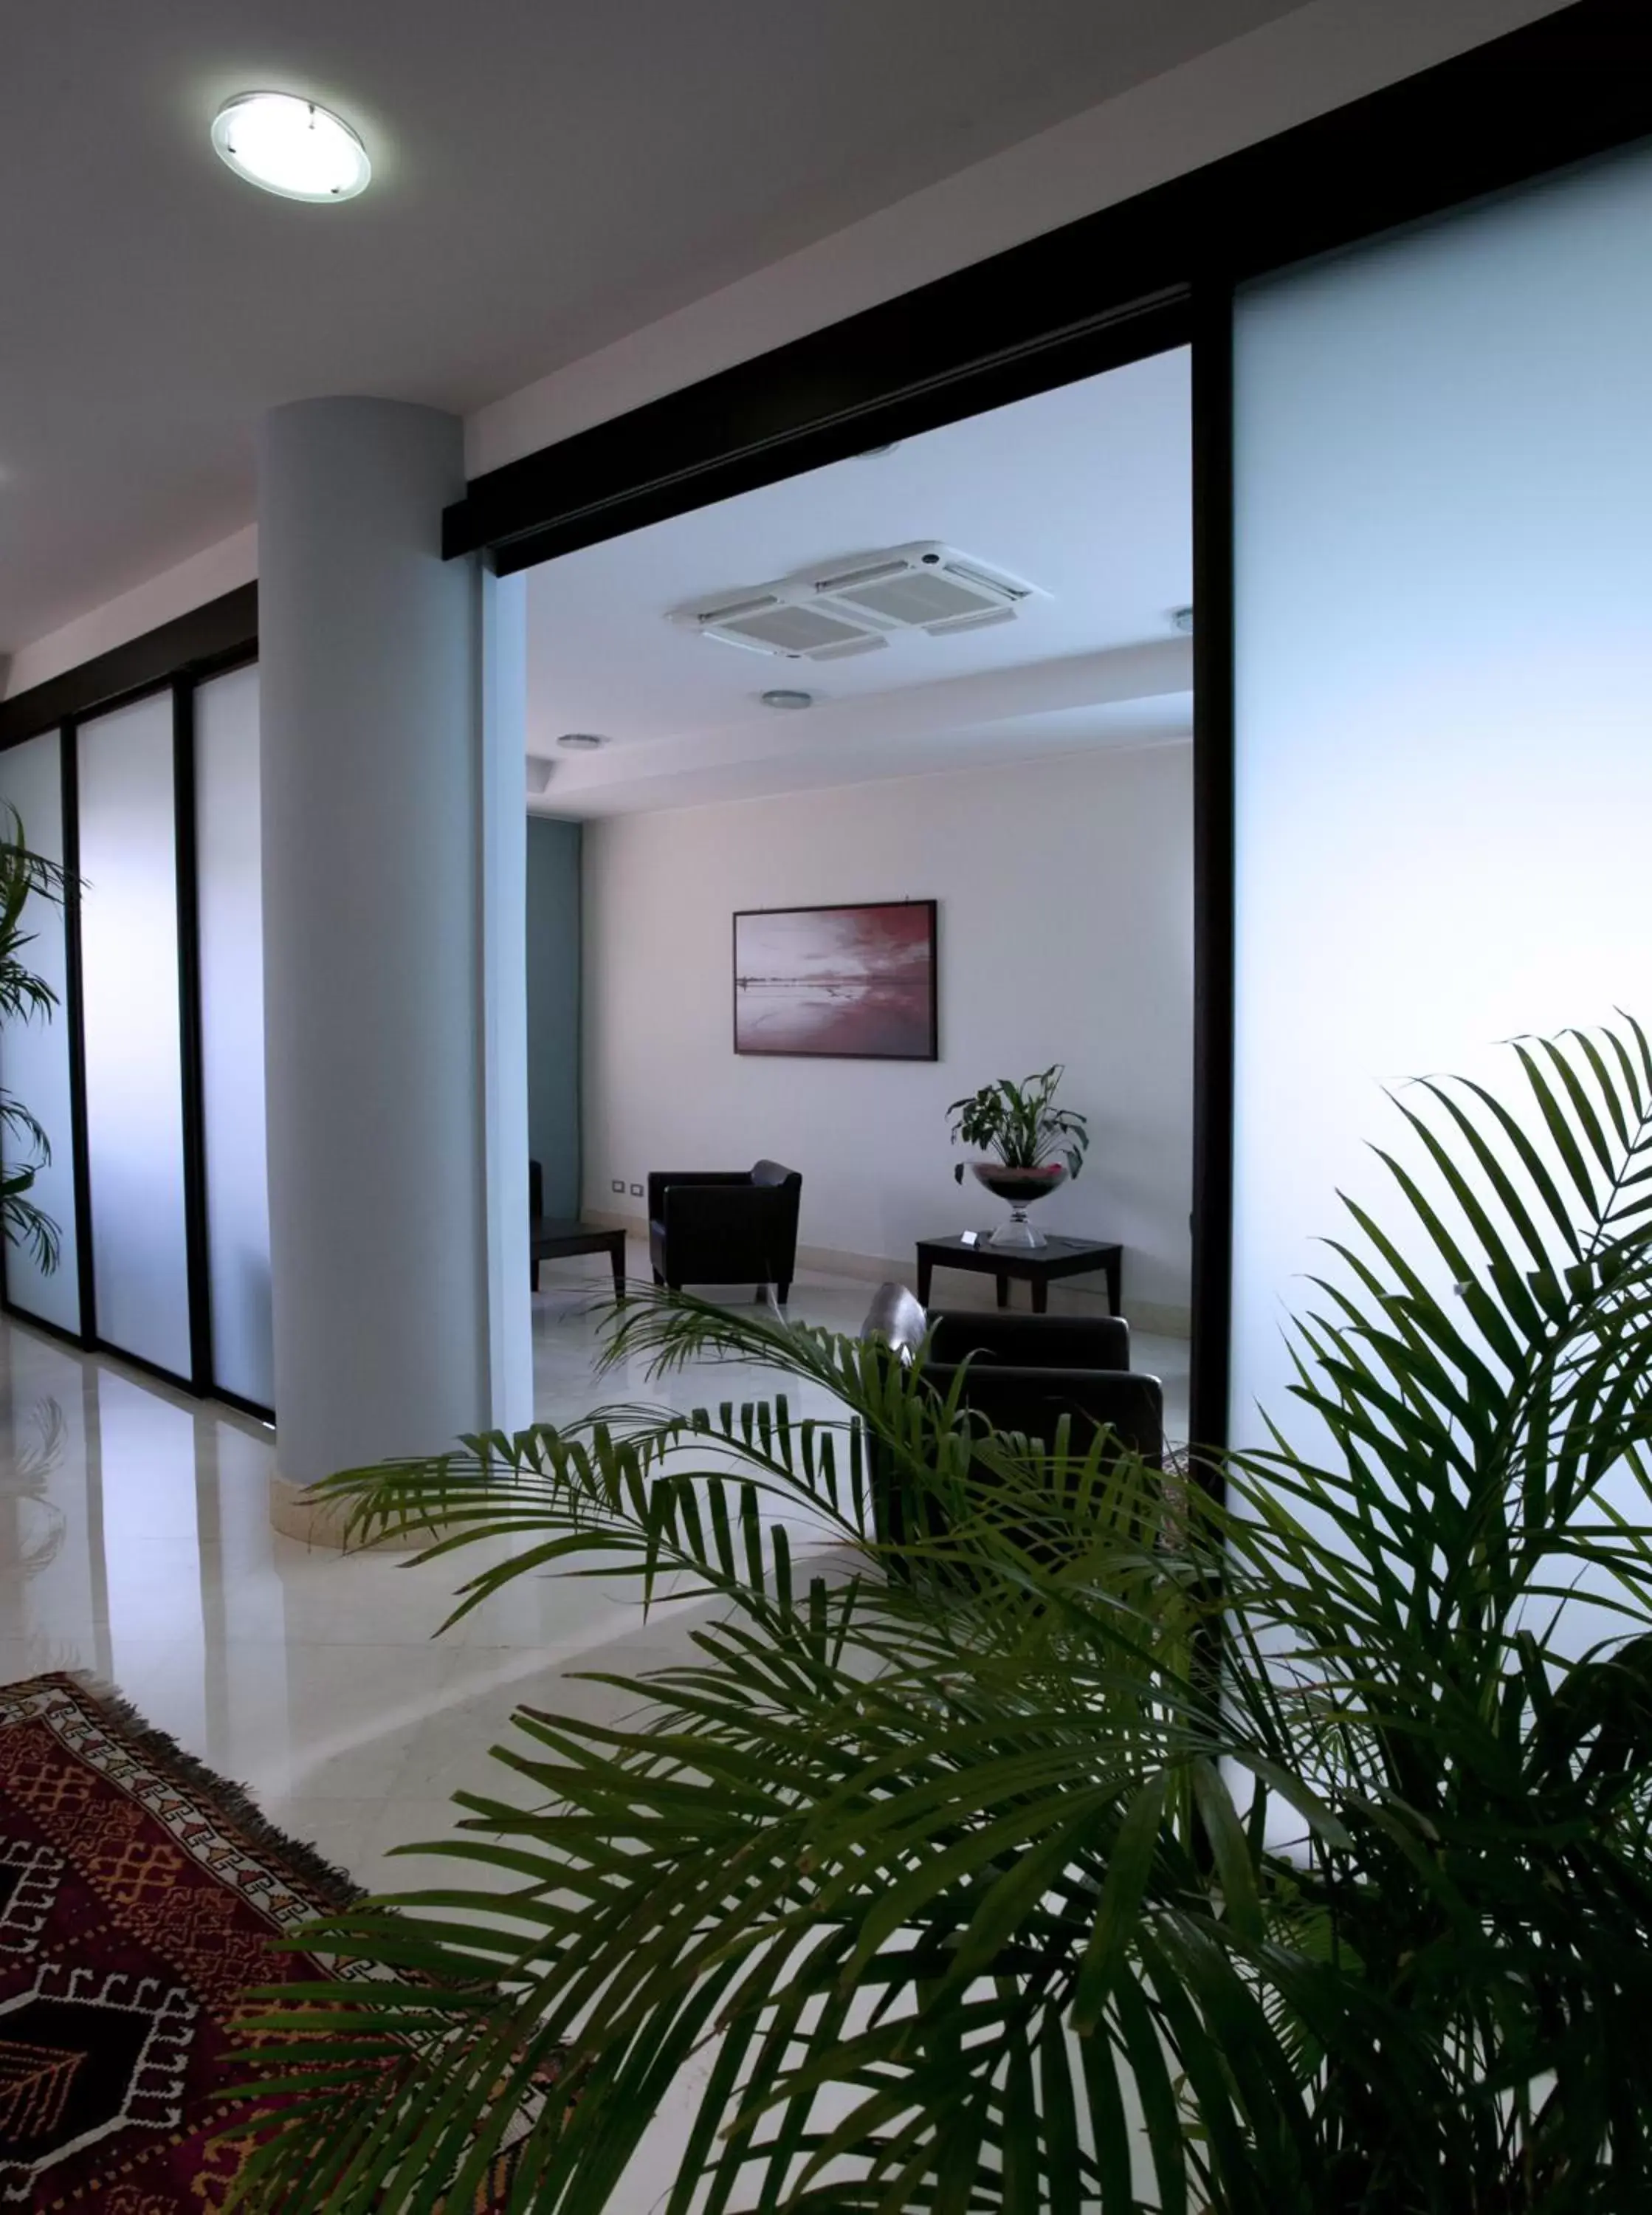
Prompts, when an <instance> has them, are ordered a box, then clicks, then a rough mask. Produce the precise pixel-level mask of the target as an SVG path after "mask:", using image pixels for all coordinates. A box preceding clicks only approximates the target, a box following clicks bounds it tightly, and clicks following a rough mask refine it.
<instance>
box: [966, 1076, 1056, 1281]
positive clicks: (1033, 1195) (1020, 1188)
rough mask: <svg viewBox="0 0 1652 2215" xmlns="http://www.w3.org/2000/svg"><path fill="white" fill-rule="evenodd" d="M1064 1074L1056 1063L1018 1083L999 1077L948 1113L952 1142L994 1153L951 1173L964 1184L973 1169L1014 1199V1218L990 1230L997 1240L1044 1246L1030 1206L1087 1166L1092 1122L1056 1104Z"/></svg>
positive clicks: (987, 1183)
mask: <svg viewBox="0 0 1652 2215" xmlns="http://www.w3.org/2000/svg"><path fill="white" fill-rule="evenodd" d="M1066 1074H1067V1071H1066V1067H1065V1065H1063V1064H1062V1063H1061V1062H1054V1063H1052V1064H1051V1065H1050V1066H1049V1068H1048V1069H1044V1070H1040V1071H1037V1072H1036V1073H1035V1074H1034V1075H1033V1076H1031V1077H1024V1078H1023V1079H1022V1081H1021V1083H1019V1084H1013V1083H1011V1082H1010V1081H1009V1079H1008V1078H1007V1077H1000V1078H999V1079H998V1081H997V1082H996V1083H992V1084H983V1085H982V1088H981V1089H980V1090H979V1091H978V1092H972V1093H970V1095H968V1096H967V1098H965V1099H963V1100H955V1101H953V1102H952V1104H951V1107H949V1108H948V1109H947V1111H946V1112H947V1114H949V1115H950V1116H951V1118H952V1138H953V1141H954V1143H958V1142H959V1141H961V1142H962V1143H963V1144H964V1145H966V1146H977V1147H980V1148H982V1149H983V1150H990V1152H991V1155H992V1157H993V1158H992V1159H990V1160H988V1161H976V1162H959V1163H957V1164H956V1165H955V1167H954V1169H953V1172H952V1174H953V1175H954V1176H955V1177H956V1178H957V1180H958V1182H959V1183H960V1184H962V1183H963V1181H964V1170H965V1169H969V1170H970V1173H971V1175H973V1176H974V1177H975V1178H976V1181H977V1182H978V1183H981V1184H983V1185H985V1186H986V1187H987V1189H988V1192H990V1193H994V1195H995V1196H996V1197H997V1198H998V1199H1000V1200H1007V1201H1008V1202H1009V1205H1010V1217H1009V1220H1008V1222H1007V1223H1004V1224H1000V1225H999V1227H998V1229H997V1230H994V1233H993V1235H992V1239H991V1243H992V1244H993V1245H994V1246H1020V1247H1038V1246H1042V1245H1043V1243H1044V1234H1043V1231H1042V1230H1037V1229H1036V1228H1035V1227H1034V1226H1033V1224H1031V1223H1029V1222H1028V1220H1027V1209H1028V1208H1029V1206H1031V1204H1032V1202H1033V1201H1034V1200H1042V1199H1043V1197H1044V1195H1045V1194H1046V1193H1051V1192H1054V1191H1055V1190H1056V1188H1057V1187H1059V1186H1061V1185H1063V1184H1065V1183H1066V1181H1067V1180H1068V1177H1069V1176H1071V1177H1076V1176H1077V1175H1078V1174H1079V1172H1080V1169H1082V1168H1083V1167H1084V1155H1085V1149H1086V1147H1087V1146H1088V1144H1089V1143H1090V1132H1089V1126H1088V1125H1087V1124H1086V1120H1085V1118H1084V1117H1083V1116H1082V1115H1080V1114H1075V1113H1074V1111H1073V1110H1072V1109H1071V1108H1068V1107H1057V1106H1056V1105H1055V1094H1056V1092H1057V1090H1058V1089H1059V1088H1060V1085H1061V1081H1062V1077H1065V1076H1066Z"/></svg>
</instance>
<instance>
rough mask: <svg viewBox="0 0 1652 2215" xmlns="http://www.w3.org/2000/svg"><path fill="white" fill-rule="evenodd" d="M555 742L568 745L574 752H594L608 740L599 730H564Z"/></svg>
mask: <svg viewBox="0 0 1652 2215" xmlns="http://www.w3.org/2000/svg"><path fill="white" fill-rule="evenodd" d="M556 743H557V744H558V745H560V746H567V747H569V748H570V749H571V750H572V752H575V753H584V754H588V753H592V752H595V751H596V749H597V747H598V746H605V745H607V744H608V740H607V739H605V738H604V737H603V735H602V733H600V732H599V731H564V732H563V733H561V735H560V737H559V738H558V739H557V742H556Z"/></svg>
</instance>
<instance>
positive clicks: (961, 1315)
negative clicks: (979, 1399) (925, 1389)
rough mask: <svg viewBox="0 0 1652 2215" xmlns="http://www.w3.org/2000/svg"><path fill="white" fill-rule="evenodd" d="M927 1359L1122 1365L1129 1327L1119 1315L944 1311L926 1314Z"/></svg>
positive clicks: (1126, 1360)
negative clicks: (927, 1319) (977, 1313)
mask: <svg viewBox="0 0 1652 2215" xmlns="http://www.w3.org/2000/svg"><path fill="white" fill-rule="evenodd" d="M929 1329H930V1342H929V1359H931V1360H932V1361H939V1362H957V1361H964V1360H968V1361H970V1363H972V1364H973V1365H974V1366H976V1368H985V1367H988V1366H989V1365H997V1364H1007V1365H1010V1366H1011V1367H1013V1368H1017V1369H1128V1368H1129V1365H1130V1326H1129V1323H1128V1322H1125V1320H1124V1318H1123V1316H1075V1315H1017V1314H1000V1315H974V1314H971V1313H970V1312H969V1311H968V1310H964V1309H956V1308H954V1309H948V1310H945V1312H943V1313H941V1314H939V1315H933V1316H930V1318H929Z"/></svg>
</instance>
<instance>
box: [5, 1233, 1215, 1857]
mask: <svg viewBox="0 0 1652 2215" xmlns="http://www.w3.org/2000/svg"><path fill="white" fill-rule="evenodd" d="M543 1281H544V1289H543V1290H542V1292H541V1294H540V1295H539V1297H538V1298H536V1300H535V1396H536V1406H537V1408H538V1411H539V1412H540V1413H541V1414H542V1415H545V1416H548V1417H551V1418H566V1417H568V1416H570V1415H572V1414H580V1413H584V1411H585V1410H587V1409H588V1408H590V1406H592V1405H593V1404H594V1403H595V1402H599V1401H614V1400H626V1399H633V1400H639V1399H644V1398H649V1399H655V1400H658V1398H659V1397H660V1396H661V1391H660V1390H659V1389H658V1388H653V1387H651V1386H650V1385H649V1384H648V1382H647V1380H646V1377H643V1376H641V1375H639V1374H635V1375H625V1374H621V1375H618V1376H615V1377H608V1378H605V1379H603V1380H602V1381H601V1382H600V1383H598V1382H597V1381H595V1380H594V1378H593V1374H592V1357H593V1353H594V1350H595V1345H596V1334H595V1325H594V1320H593V1317H594V1313H595V1309H596V1296H597V1292H598V1291H599V1289H600V1288H599V1286H598V1285H597V1283H596V1282H595V1279H594V1278H591V1277H590V1272H588V1271H586V1270H585V1268H584V1265H583V1264H582V1263H579V1262H577V1261H576V1262H572V1263H570V1264H568V1265H567V1267H566V1268H565V1269H562V1270H560V1271H559V1270H556V1269H554V1268H552V1269H548V1270H547V1272H546V1274H545V1278H544V1280H543ZM867 1298H868V1288H867V1287H866V1285H862V1284H859V1283H854V1282H850V1281H847V1280H842V1279H838V1280H834V1279H805V1280H803V1281H801V1282H800V1283H799V1285H798V1290H797V1292H796V1293H795V1295H794V1312H795V1313H797V1314H798V1315H799V1316H803V1317H804V1318H805V1319H806V1320H808V1321H811V1322H821V1323H824V1324H828V1325H829V1326H831V1327H833V1328H841V1329H846V1330H849V1329H854V1328H856V1327H857V1325H858V1323H859V1321H860V1316H861V1315H862V1314H863V1313H864V1310H865V1308H866V1302H867ZM1184 1356H1185V1348H1184V1347H1182V1346H1180V1345H1179V1344H1178V1342H1177V1341H1143V1342H1142V1345H1141V1347H1140V1348H1139V1349H1138V1356H1137V1358H1138V1360H1139V1361H1141V1364H1142V1365H1152V1366H1155V1367H1158V1368H1159V1369H1161V1370H1162V1371H1163V1372H1164V1373H1165V1375H1166V1384H1167V1388H1168V1397H1169V1402H1170V1406H1171V1409H1172V1425H1173V1424H1174V1420H1175V1410H1176V1408H1177V1407H1178V1402H1184V1390H1185V1382H1184V1380H1185V1360H1184ZM766 1381H768V1382H770V1383H772V1381H773V1380H765V1379H764V1378H763V1377H762V1374H761V1372H754V1371H748V1370H743V1369H736V1370H731V1369H726V1368H725V1369H719V1371H716V1372H715V1373H707V1374H705V1375H701V1376H698V1377H697V1376H695V1375H694V1373H693V1372H690V1373H689V1374H688V1376H687V1377H681V1378H677V1379H676V1380H674V1381H673V1384H672V1385H671V1387H670V1396H671V1397H672V1399H673V1400H674V1401H676V1402H678V1403H679V1404H691V1403H693V1402H697V1401H705V1400H710V1401H713V1402H715V1401H720V1400H723V1399H725V1398H734V1399H738V1398H741V1397H743V1396H748V1395H750V1393H752V1392H754V1391H761V1390H762V1389H763V1388H764V1384H765V1382H766ZM792 1398H793V1404H794V1406H798V1409H799V1412H803V1413H812V1412H825V1403H824V1402H823V1405H822V1408H820V1409H818V1410H817V1409H814V1408H811V1407H810V1406H809V1404H808V1402H807V1398H806V1396H805V1398H804V1399H803V1401H802V1402H799V1400H798V1395H797V1394H796V1393H795V1391H794V1392H793V1395H792ZM273 1460H274V1441H273V1437H272V1433H270V1431H269V1430H268V1429H267V1428H266V1427H264V1426H262V1425H261V1424H260V1423H258V1422H256V1421H255V1420H252V1419H251V1418H248V1417H246V1416H242V1415H241V1414H236V1413H234V1412H233V1411H231V1410H229V1409H227V1408H220V1407H217V1406H213V1405H207V1404H203V1403H200V1402H194V1401H192V1400H189V1399H188V1398H187V1397H186V1396H183V1395H181V1394H178V1393H174V1392H173V1391H171V1390H168V1388H166V1387H165V1386H163V1385H161V1384H156V1383H155V1382H153V1381H152V1380H150V1379H149V1378H147V1377H142V1376H139V1375H138V1374H137V1373H136V1372H134V1371H129V1370H123V1369H122V1368H121V1367H120V1365H119V1364H117V1363H113V1362H111V1361H108V1360H105V1359H89V1358H87V1357H85V1356H83V1355H81V1354H79V1353H76V1352H75V1351H74V1350H73V1349H72V1348H70V1347H67V1346H64V1345H63V1344H61V1343H60V1342H58V1341H55V1340H52V1339H49V1338H46V1337H45V1336H44V1335H40V1334H38V1333H35V1332H33V1331H30V1330H28V1329H27V1328H22V1327H20V1326H17V1325H15V1324H11V1323H9V1322H3V1321H0V1670H3V1672H4V1678H7V1679H15V1678H20V1677H25V1676H29V1675H33V1674H35V1673H37V1672H40V1671H44V1670H50V1669H72V1670H79V1671H83V1672H89V1673H90V1674H92V1675H93V1676H95V1677H96V1678H99V1679H100V1680H101V1681H103V1682H105V1683H107V1684H114V1685H115V1686H117V1687H118V1688H119V1690H120V1691H121V1692H122V1693H124V1694H125V1697H127V1698H128V1699H129V1700H131V1701H132V1703H134V1704H135V1705H136V1706H137V1707H138V1709H141V1710H142V1712H143V1713H144V1715H146V1716H147V1717H148V1718H149V1720H150V1721H151V1722H152V1723H154V1724H156V1725H157V1726H158V1727H161V1728H162V1729H163V1730H166V1731H168V1732H170V1733H172V1734H173V1736H174V1737H175V1738H176V1739H178V1740H179V1742H180V1744H181V1745H182V1746H185V1747H187V1749H188V1750H189V1751H190V1752H193V1753H196V1754H198V1755H199V1756H201V1757H202V1758H205V1760H206V1761H208V1762H209V1763H210V1764H211V1765H212V1766H213V1767H214V1768H215V1769H217V1770H219V1771H220V1772H222V1773H223V1775H225V1776H230V1777H233V1778H235V1779H236V1781H237V1782H242V1783H244V1784H246V1785H248V1787H249V1788H250V1789H252V1790H253V1791H254V1794H255V1795H257V1796H258V1797H259V1798H260V1801H262V1802H263V1803H264V1805H265V1807H266V1810H267V1812H268V1813H269V1814H270V1815H271V1817H272V1819H274V1820H275V1821H277V1822H278V1823H280V1824H282V1825H284V1826H285V1827H286V1828H288V1829H291V1830H292V1831H293V1832H296V1833H297V1834H298V1835H300V1836H302V1837H303V1838H307V1839H309V1840H311V1841H313V1842H314V1843H315V1844H318V1845H319V1846H320V1847H321V1850H322V1851H323V1852H324V1853H326V1854H327V1855H328V1856H329V1857H330V1858H332V1859H333V1860H335V1861H338V1862H341V1863H343V1864H344V1865H346V1867H348V1868H351V1869H352V1872H353V1873H354V1874H357V1875H358V1877H359V1878H360V1879H361V1880H362V1881H364V1882H366V1883H368V1884H379V1883H382V1882H389V1881H404V1882H405V1881H412V1876H411V1873H410V1872H409V1871H408V1870H407V1868H406V1867H405V1866H404V1865H398V1866H397V1867H396V1868H395V1869H394V1870H392V1868H390V1866H389V1864H388V1863H387V1862H386V1859H385V1856H386V1853H387V1851H388V1850H389V1847H390V1846H392V1845H393V1844H397V1843H400V1842H401V1841H403V1840H405V1839H407V1838H418V1837H419V1836H421V1835H422V1836H425V1837H429V1836H431V1835H432V1834H433V1833H438V1832H445V1831H446V1830H447V1829H448V1827H449V1820H448V1807H447V1795H449V1794H450V1792H451V1791H453V1790H454V1789H456V1788H457V1787H458V1786H460V1785H462V1784H464V1783H475V1782H479V1781H480V1777H481V1775H482V1773H483V1771H484V1770H485V1766H486V1747H487V1746H489V1745H490V1744H491V1743H493V1740H494V1739H496V1738H497V1737H498V1736H499V1732H500V1730H501V1728H502V1727H503V1726H504V1724H505V1721H506V1719H507V1717H508V1715H509V1714H510V1711H511V1709H512V1707H513V1706H515V1705H516V1704H517V1703H519V1702H521V1701H522V1700H523V1699H531V1700H533V1701H534V1703H535V1704H539V1705H543V1706H548V1707H555V1706H556V1705H557V1704H558V1703H559V1702H560V1703H564V1704H570V1703H572V1704H577V1705H578V1708H579V1709H580V1711H581V1712H586V1713H589V1712H590V1711H591V1709H590V1703H591V1701H592V1699H593V1697H598V1696H597V1695H595V1694H594V1693H593V1691H592V1690H591V1688H590V1687H584V1686H580V1685H577V1684H572V1683H571V1682H570V1681H569V1678H568V1672H572V1671H574V1670H578V1668H580V1667H582V1666H589V1665H590V1660H591V1656H592V1655H593V1654H595V1653H597V1652H598V1651H599V1650H600V1651H601V1654H602V1660H601V1664H600V1666H605V1667H606V1666H614V1667H616V1668H624V1667H627V1666H633V1664H634V1665H637V1666H644V1665H646V1664H652V1663H653V1662H657V1661H658V1660H664V1659H667V1658H669V1657H670V1654H672V1653H673V1652H680V1651H682V1647H683V1641H684V1639H685V1637H686V1633H687V1629H688V1626H687V1625H686V1624H685V1623H682V1621H681V1620H680V1619H677V1618H674V1617H673V1616H672V1615H671V1614H670V1612H669V1611H668V1612H667V1613H666V1614H665V1615H664V1616H659V1617H656V1618H654V1619H653V1620H652V1622H650V1623H647V1624H645V1623H643V1622H642V1620H641V1619H640V1617H639V1611H638V1608H637V1604H636V1602H635V1599H634V1598H633V1594H632V1593H631V1592H630V1590H629V1589H628V1588H627V1587H624V1586H621V1585H619V1584H618V1583H617V1582H616V1581H615V1580H596V1579H593V1580H581V1581H579V1582H577V1583H576V1582H572V1581H569V1580H549V1579H535V1580H523V1582H521V1583H520V1584H517V1585H516V1586H512V1587H511V1589H510V1590H509V1591H508V1592H505V1593H504V1594H502V1595H501V1596H500V1597H499V1598H498V1599H496V1600H494V1601H493V1602H492V1603H491V1604H489V1605H488V1606H487V1607H486V1608H485V1609H483V1610H481V1611H478V1613H477V1614H475V1615H474V1616H472V1617H468V1619H467V1620H466V1622H465V1623H463V1624H462V1625H460V1626H458V1627H457V1628H456V1629H455V1630H454V1631H452V1632H451V1633H450V1634H448V1635H445V1636H444V1637H441V1638H439V1639H438V1638H437V1636H436V1635H435V1634H436V1632H437V1629H438V1627H439V1626H440V1624H441V1623H442V1621H443V1619H444V1616H445V1615H446V1613H447V1611H448V1607H449V1604H450V1596H451V1592H452V1589H453V1586H454V1585H455V1583H456V1581H457V1578H458V1575H459V1574H461V1570H460V1567H459V1566H458V1565H456V1563H455V1562H452V1561H444V1562H440V1563H436V1564H429V1565H425V1566H418V1565H413V1564H410V1563H408V1562H407V1561H406V1560H405V1559H403V1558H401V1557H398V1556H393V1555H354V1556H352V1557H350V1558H349V1559H342V1558H340V1556H338V1555H334V1554H332V1553H330V1552H321V1551H315V1552H311V1551H309V1550H307V1549H305V1548H303V1546H300V1545H298V1544H297V1543H294V1542H293V1541H291V1540H290V1539H285V1538H281V1537H277V1536H276V1535H275V1534H274V1533H273V1532H272V1531H271V1529H270V1526H269V1522H268V1517H267V1510H266V1487H267V1481H268V1478H269V1476H270V1473H271V1470H272V1466H273ZM807 1536H808V1532H807V1529H806V1525H800V1526H799V1529H798V1537H800V1538H802V1539H804V1540H805V1542H806V1538H807Z"/></svg>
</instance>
